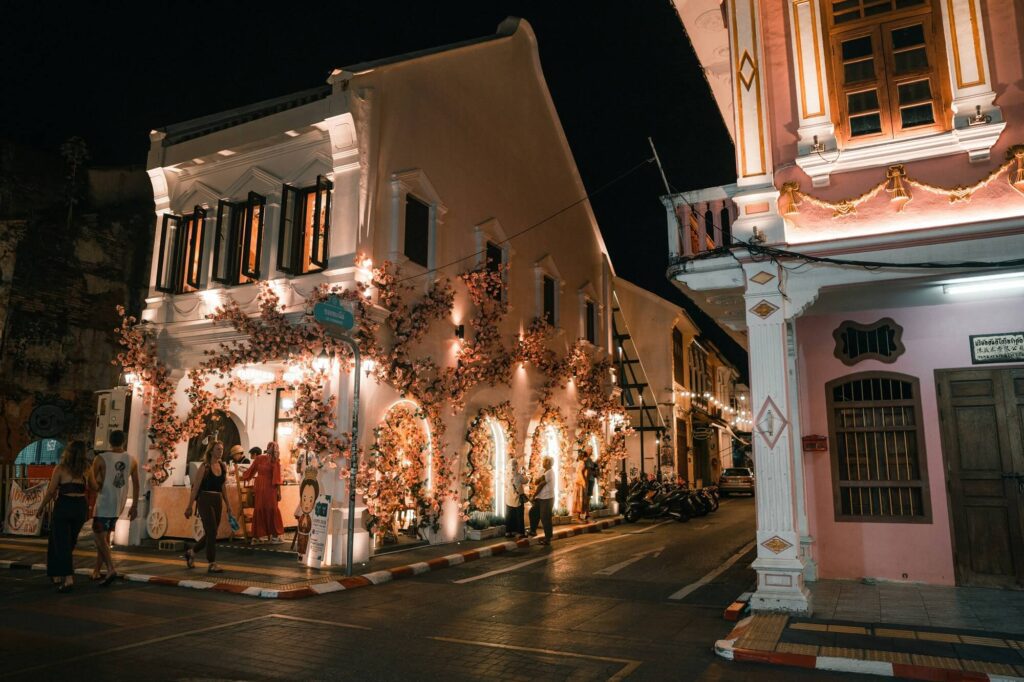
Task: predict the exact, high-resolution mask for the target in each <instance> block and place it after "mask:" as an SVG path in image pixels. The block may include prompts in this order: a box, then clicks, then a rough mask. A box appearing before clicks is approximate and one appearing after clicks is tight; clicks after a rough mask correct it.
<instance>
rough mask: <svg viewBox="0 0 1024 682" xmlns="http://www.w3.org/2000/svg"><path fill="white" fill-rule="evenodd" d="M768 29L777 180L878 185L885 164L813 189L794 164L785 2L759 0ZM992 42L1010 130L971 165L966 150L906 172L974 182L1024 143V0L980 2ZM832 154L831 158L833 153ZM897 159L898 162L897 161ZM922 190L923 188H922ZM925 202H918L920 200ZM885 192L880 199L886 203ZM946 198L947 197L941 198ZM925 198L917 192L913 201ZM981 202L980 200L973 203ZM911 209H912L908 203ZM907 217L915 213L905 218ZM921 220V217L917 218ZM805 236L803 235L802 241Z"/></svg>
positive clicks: (835, 192)
mask: <svg viewBox="0 0 1024 682" xmlns="http://www.w3.org/2000/svg"><path fill="white" fill-rule="evenodd" d="M761 12H762V21H763V26H764V27H765V28H764V31H763V35H764V49H765V62H766V69H765V70H766V71H767V73H768V77H767V78H765V82H766V83H767V90H768V92H767V95H768V110H769V129H770V136H771V144H772V150H771V151H772V158H773V160H774V164H775V168H776V173H775V184H776V186H777V187H781V186H782V183H784V182H787V181H796V182H799V183H800V184H801V187H802V188H803V189H804V190H805V191H807V190H811V191H813V194H814V195H815V196H819V197H821V198H823V199H829V200H837V199H845V198H849V197H851V196H856V195H858V194H860V193H862V192H864V191H865V190H867V189H868V188H870V187H872V186H873V185H875V184H876V183H877V182H879V180H881V179H882V177H884V170H885V167H884V166H883V167H881V168H869V169H866V170H861V171H851V172H847V173H839V174H833V176H832V183H831V186H830V187H822V188H814V189H813V190H812V188H811V182H810V178H808V177H807V175H806V174H804V172H803V171H801V170H800V168H798V167H796V166H795V165H793V160H794V158H795V157H796V151H797V149H796V143H797V127H798V125H799V114H798V109H797V92H796V86H795V83H794V79H793V76H792V74H793V70H792V63H793V54H792V53H791V50H790V37H789V32H790V26H789V19H788V16H787V12H788V10H787V3H783V2H763V3H761ZM981 14H982V17H983V22H984V25H985V39H986V41H987V46H988V59H989V68H990V72H991V76H992V81H993V90H994V92H995V93H996V99H995V103H996V105H997V106H999V107H1000V108H1001V109H1002V112H1003V118H1004V120H1006V122H1007V126H1006V130H1004V131H1003V134H1002V135H1001V136H1000V138H999V141H998V142H997V143H996V145H995V146H994V147H993V148H992V155H991V159H990V160H989V161H987V162H981V163H977V164H972V163H970V162H969V161H968V159H967V154H966V153H960V154H957V155H956V156H954V157H939V158H935V159H928V160H924V161H915V162H912V163H909V164H907V173H908V175H910V176H912V177H915V178H918V179H920V180H923V181H926V182H930V183H932V184H936V185H941V186H952V185H956V184H965V185H969V184H973V183H974V182H976V181H978V180H979V179H981V178H982V177H984V176H985V175H986V174H988V172H989V171H991V170H992V169H993V168H996V167H998V166H999V165H1001V164H1002V163H1003V162H1004V161H1005V153H1006V150H1007V148H1008V147H1010V146H1011V145H1014V144H1022V143H1024V51H1022V50H1021V35H1022V34H1024V0H998V1H991V0H989V1H985V0H983V1H982V3H981ZM830 158H831V157H830ZM894 162H895V161H894ZM917 194H919V195H924V193H923V192H918V193H917ZM919 198H920V199H921V201H918V199H919ZM886 200H887V197H884V196H883V197H882V198H881V202H882V203H886ZM941 200H942V201H945V199H941ZM923 201H924V197H923V196H921V197H916V196H915V200H914V204H915V206H919V205H920V204H921V203H923ZM972 203H978V202H972ZM908 212H910V209H909V208H908ZM907 220H908V221H913V220H915V218H912V217H910V216H908V217H907ZM916 222H917V224H918V225H920V224H921V216H920V215H918V216H917V217H916ZM800 241H804V240H800Z"/></svg>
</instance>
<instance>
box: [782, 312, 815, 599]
mask: <svg viewBox="0 0 1024 682" xmlns="http://www.w3.org/2000/svg"><path fill="white" fill-rule="evenodd" d="M786 328H787V339H786V340H787V344H786V374H787V375H788V378H789V393H788V396H787V401H788V403H789V405H788V410H789V415H790V421H791V424H790V429H791V431H792V432H793V491H794V493H795V495H796V520H797V531H798V532H799V533H800V558H801V560H803V562H804V580H808V581H814V580H817V579H818V565H817V563H816V562H815V561H814V558H813V555H812V553H811V545H813V544H814V538H812V537H811V531H810V525H809V524H808V523H807V492H806V489H805V486H804V452H803V441H802V440H801V435H802V433H803V431H802V429H801V428H800V421H801V413H800V395H799V393H800V382H799V381H798V374H797V365H796V320H795V319H790V320H789V321H788V324H787V325H786Z"/></svg>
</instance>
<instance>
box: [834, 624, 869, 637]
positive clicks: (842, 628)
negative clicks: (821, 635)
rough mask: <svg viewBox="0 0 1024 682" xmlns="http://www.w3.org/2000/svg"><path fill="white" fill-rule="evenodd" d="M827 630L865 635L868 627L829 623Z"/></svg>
mask: <svg viewBox="0 0 1024 682" xmlns="http://www.w3.org/2000/svg"><path fill="white" fill-rule="evenodd" d="M828 631H829V632H841V633H843V634H847V635H866V634H868V629H867V628H865V627H859V626H857V625H829V626H828Z"/></svg>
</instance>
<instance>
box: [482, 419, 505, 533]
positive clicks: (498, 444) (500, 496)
mask: <svg viewBox="0 0 1024 682" xmlns="http://www.w3.org/2000/svg"><path fill="white" fill-rule="evenodd" d="M487 427H488V431H489V432H490V436H491V452H492V453H493V461H492V471H494V509H493V511H494V513H495V514H497V515H503V514H504V513H505V505H506V504H507V500H506V499H505V481H507V480H508V439H507V438H506V436H505V429H504V428H503V427H502V426H501V424H500V423H499V422H498V420H497V419H495V418H494V417H488V419H487Z"/></svg>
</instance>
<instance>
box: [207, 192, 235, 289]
mask: <svg viewBox="0 0 1024 682" xmlns="http://www.w3.org/2000/svg"><path fill="white" fill-rule="evenodd" d="M238 211H239V206H238V204H232V203H231V202H228V201H224V200H221V201H219V202H217V228H216V229H217V231H216V233H215V238H214V240H213V281H215V282H220V283H221V284H237V283H238V274H237V272H234V271H235V269H236V267H237V266H236V267H232V264H233V263H237V262H238V258H237V256H235V248H234V247H235V244H236V242H237V241H238V239H237V238H236V237H235V230H236V229H237V223H238V220H237V216H238ZM233 256H234V257H233Z"/></svg>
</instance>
